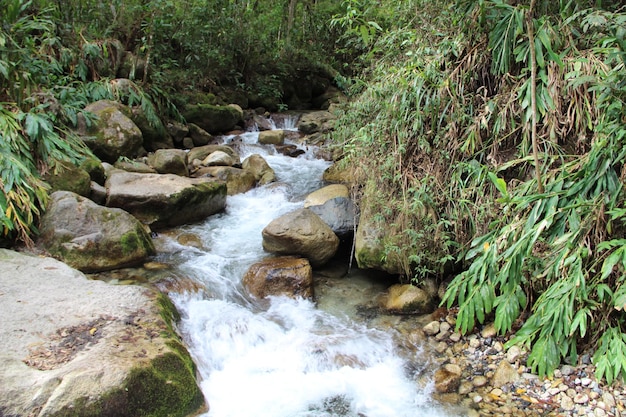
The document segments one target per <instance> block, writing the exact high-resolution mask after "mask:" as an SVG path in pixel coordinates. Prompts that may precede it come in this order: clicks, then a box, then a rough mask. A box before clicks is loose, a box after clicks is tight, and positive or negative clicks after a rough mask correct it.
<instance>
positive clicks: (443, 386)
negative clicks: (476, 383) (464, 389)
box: [434, 364, 462, 393]
mask: <svg viewBox="0 0 626 417" xmlns="http://www.w3.org/2000/svg"><path fill="white" fill-rule="evenodd" d="M461 373H462V372H461V369H460V368H459V367H458V366H457V365H452V364H447V365H444V366H442V367H441V368H439V369H437V371H435V377H434V379H435V389H436V390H437V392H439V393H452V392H456V391H457V389H458V388H459V385H460V384H461Z"/></svg>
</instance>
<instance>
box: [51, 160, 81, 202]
mask: <svg viewBox="0 0 626 417" xmlns="http://www.w3.org/2000/svg"><path fill="white" fill-rule="evenodd" d="M57 166H58V167H59V170H58V171H57V172H49V173H48V174H47V175H46V176H45V178H44V179H45V180H46V181H47V182H48V184H50V191H49V193H50V194H52V193H53V192H55V191H71V192H73V193H76V194H79V195H82V196H84V197H88V196H89V193H90V192H91V177H90V176H89V174H88V173H87V171H85V170H84V169H82V168H79V167H77V166H75V165H73V164H71V163H69V162H60V163H58V164H57Z"/></svg>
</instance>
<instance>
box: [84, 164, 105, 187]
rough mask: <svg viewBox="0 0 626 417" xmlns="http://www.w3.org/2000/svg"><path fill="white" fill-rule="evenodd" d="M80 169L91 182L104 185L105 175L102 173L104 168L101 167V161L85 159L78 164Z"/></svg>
mask: <svg viewBox="0 0 626 417" xmlns="http://www.w3.org/2000/svg"><path fill="white" fill-rule="evenodd" d="M80 167H81V168H82V169H84V170H85V171H87V173H88V174H89V177H90V178H91V181H94V182H97V183H98V184H100V185H104V180H105V179H106V174H105V172H104V167H103V166H102V161H100V160H99V159H98V158H87V159H85V160H84V161H83V162H82V163H81V164H80Z"/></svg>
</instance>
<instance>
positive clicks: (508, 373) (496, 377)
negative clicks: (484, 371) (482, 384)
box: [491, 359, 520, 387]
mask: <svg viewBox="0 0 626 417" xmlns="http://www.w3.org/2000/svg"><path fill="white" fill-rule="evenodd" d="M519 378H520V376H519V374H518V373H517V370H516V369H515V368H513V367H512V366H511V364H510V363H509V362H508V361H507V360H506V359H504V360H502V361H501V362H500V364H499V365H498V368H497V369H496V371H495V372H494V374H493V377H492V378H491V385H492V386H494V387H503V386H505V385H507V384H511V383H513V382H516V381H517V380H519Z"/></svg>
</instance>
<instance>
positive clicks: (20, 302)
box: [0, 249, 204, 417]
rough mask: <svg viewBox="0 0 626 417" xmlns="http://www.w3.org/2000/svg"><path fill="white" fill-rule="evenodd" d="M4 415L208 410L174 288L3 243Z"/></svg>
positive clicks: (0, 406) (0, 357) (123, 415)
mask: <svg viewBox="0 0 626 417" xmlns="http://www.w3.org/2000/svg"><path fill="white" fill-rule="evenodd" d="M0 295H1V296H0V314H1V315H2V317H3V318H4V319H3V322H2V326H0V340H2V350H1V351H0V415H2V416H41V417H43V416H96V415H97V416H103V417H112V416H119V417H134V416H148V415H151V416H157V415H158V416H162V415H163V416H165V415H171V416H184V415H191V414H194V413H197V412H199V411H202V410H201V409H202V408H204V406H203V404H204V398H203V396H202V393H201V391H200V389H199V388H198V384H197V380H196V370H195V366H194V364H193V362H192V360H191V357H190V356H189V353H188V352H187V350H186V349H185V347H184V346H183V345H182V344H181V342H180V339H179V337H178V336H177V335H176V333H175V332H174V331H173V329H172V325H173V321H174V319H175V318H177V316H178V315H177V312H176V309H175V307H174V306H173V304H172V303H171V302H170V301H169V299H167V297H165V296H163V295H161V294H157V293H155V292H153V291H150V290H148V289H147V288H146V287H143V286H134V285H110V284H107V283H105V282H102V281H97V280H90V279H87V278H86V277H85V276H84V275H83V274H82V273H80V272H78V271H77V270H75V269H72V268H70V267H69V266H67V265H66V264H64V263H61V262H59V261H56V260H54V259H52V258H45V257H41V256H29V255H26V254H22V253H18V252H13V251H9V250H4V249H0Z"/></svg>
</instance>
